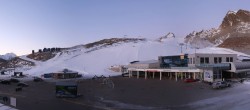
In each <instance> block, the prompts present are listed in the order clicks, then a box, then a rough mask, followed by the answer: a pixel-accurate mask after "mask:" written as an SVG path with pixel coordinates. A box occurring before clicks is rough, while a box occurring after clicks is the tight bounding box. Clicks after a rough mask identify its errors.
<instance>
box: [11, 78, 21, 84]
mask: <svg viewBox="0 0 250 110" xmlns="http://www.w3.org/2000/svg"><path fill="white" fill-rule="evenodd" d="M10 82H13V83H19V82H20V81H19V80H18V79H14V78H11V79H10Z"/></svg>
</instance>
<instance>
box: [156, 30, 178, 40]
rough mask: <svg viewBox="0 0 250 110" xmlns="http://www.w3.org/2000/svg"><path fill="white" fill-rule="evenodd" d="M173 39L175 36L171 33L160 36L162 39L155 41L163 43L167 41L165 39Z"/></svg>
mask: <svg viewBox="0 0 250 110" xmlns="http://www.w3.org/2000/svg"><path fill="white" fill-rule="evenodd" d="M173 38H175V34H174V33H172V32H169V33H168V34H167V35H165V36H162V37H160V38H159V39H157V40H158V41H159V42H164V41H165V40H167V39H173Z"/></svg>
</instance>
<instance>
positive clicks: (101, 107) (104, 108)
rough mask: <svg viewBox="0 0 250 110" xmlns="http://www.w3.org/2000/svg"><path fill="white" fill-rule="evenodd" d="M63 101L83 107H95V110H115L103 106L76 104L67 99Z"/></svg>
mask: <svg viewBox="0 0 250 110" xmlns="http://www.w3.org/2000/svg"><path fill="white" fill-rule="evenodd" d="M62 100H63V101H65V102H70V103H74V104H78V105H83V106H89V107H93V108H97V109H103V110H114V109H111V108H107V107H103V106H96V105H87V104H83V103H80V102H76V101H70V100H67V99H62Z"/></svg>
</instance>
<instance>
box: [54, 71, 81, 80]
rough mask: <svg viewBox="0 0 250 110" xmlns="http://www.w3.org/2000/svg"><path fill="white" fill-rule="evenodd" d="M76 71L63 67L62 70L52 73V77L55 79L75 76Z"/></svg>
mask: <svg viewBox="0 0 250 110" xmlns="http://www.w3.org/2000/svg"><path fill="white" fill-rule="evenodd" d="M77 76H78V72H76V71H72V70H69V69H63V70H62V71H58V72H54V73H52V77H53V78H56V79H69V78H77Z"/></svg>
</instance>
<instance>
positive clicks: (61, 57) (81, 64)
mask: <svg viewBox="0 0 250 110" xmlns="http://www.w3.org/2000/svg"><path fill="white" fill-rule="evenodd" d="M90 49H91V48H90ZM90 49H86V48H84V47H78V48H74V49H69V50H66V51H63V52H61V53H58V54H57V55H56V56H55V57H54V58H52V59H50V60H48V61H45V62H41V61H34V60H31V59H29V58H27V57H26V56H22V57H21V58H23V59H25V60H29V61H33V62H35V63H36V66H34V67H32V69H30V70H28V71H25V73H26V74H30V75H32V76H40V75H42V74H44V73H50V72H57V71H61V70H63V69H65V68H67V69H70V70H74V71H78V72H79V73H81V74H84V76H85V77H87V78H90V77H92V76H94V75H98V76H99V75H105V76H108V75H120V74H121V73H115V72H112V71H110V70H109V69H108V68H109V67H111V66H114V65H127V64H129V62H131V61H135V60H139V61H143V60H152V59H154V60H157V59H158V56H166V55H179V54H181V47H180V46H179V42H178V40H177V39H173V38H171V39H169V40H165V41H164V42H158V41H155V40H146V41H141V42H137V43H133V42H130V43H120V44H116V45H112V46H109V47H105V48H102V49H98V50H95V51H91V52H88V51H89V50H90ZM182 49H183V53H194V51H195V50H194V49H191V48H189V47H187V48H186V47H185V45H184V46H183V47H182ZM196 52H197V53H235V54H238V55H241V56H244V57H246V56H248V55H246V54H242V53H239V52H235V51H232V50H230V49H222V48H217V47H210V48H204V49H199V50H196ZM248 57H249V56H248Z"/></svg>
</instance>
